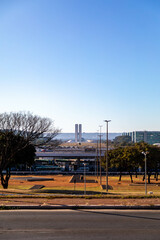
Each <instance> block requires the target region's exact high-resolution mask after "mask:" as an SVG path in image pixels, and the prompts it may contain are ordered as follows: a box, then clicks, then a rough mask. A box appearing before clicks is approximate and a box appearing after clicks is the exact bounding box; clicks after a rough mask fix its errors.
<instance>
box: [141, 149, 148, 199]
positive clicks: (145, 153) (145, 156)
mask: <svg viewBox="0 0 160 240" xmlns="http://www.w3.org/2000/svg"><path fill="white" fill-rule="evenodd" d="M142 154H143V155H144V162H145V195H147V154H148V152H142Z"/></svg>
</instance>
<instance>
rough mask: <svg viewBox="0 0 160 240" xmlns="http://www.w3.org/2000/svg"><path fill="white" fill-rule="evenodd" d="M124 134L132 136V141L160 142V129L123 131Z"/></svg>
mask: <svg viewBox="0 0 160 240" xmlns="http://www.w3.org/2000/svg"><path fill="white" fill-rule="evenodd" d="M122 135H127V136H130V137H131V139H132V142H134V143H137V142H146V143H148V144H155V143H160V131H133V132H128V133H123V134H122Z"/></svg>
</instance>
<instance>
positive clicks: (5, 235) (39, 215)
mask: <svg viewBox="0 0 160 240" xmlns="http://www.w3.org/2000/svg"><path fill="white" fill-rule="evenodd" d="M0 239H1V240H3V239H7V240H9V239H12V240H14V239H16V240H19V239H21V240H25V239H30V240H32V239H36V240H37V239H43V240H46V239H56V240H61V239H64V240H67V239H69V240H72V239H74V240H77V239H78V240H85V239H87V240H91V239H93V240H96V239H100V240H101V239H107V240H115V239H116V240H121V239H129V240H132V239H134V240H139V239H144V240H147V239H149V240H151V239H154V240H156V239H160V211H159V210H158V211H157V210H156V211H151V210H144V211H141V210H138V211H134V210H130V211H122V210H119V211H118V210H115V211H114V210H94V211H91V210H40V211H39V210H26V211H25V210H18V211H15V210H14V211H0Z"/></svg>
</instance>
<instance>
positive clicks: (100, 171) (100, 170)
mask: <svg viewBox="0 0 160 240" xmlns="http://www.w3.org/2000/svg"><path fill="white" fill-rule="evenodd" d="M99 128H100V131H99V132H100V134H99V138H100V140H99V161H100V164H99V165H100V169H99V174H100V185H102V159H101V136H102V134H101V128H102V126H99Z"/></svg>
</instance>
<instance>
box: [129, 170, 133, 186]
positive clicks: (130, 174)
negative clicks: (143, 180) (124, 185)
mask: <svg viewBox="0 0 160 240" xmlns="http://www.w3.org/2000/svg"><path fill="white" fill-rule="evenodd" d="M129 176H130V178H131V183H133V179H132V173H130V172H129Z"/></svg>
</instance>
